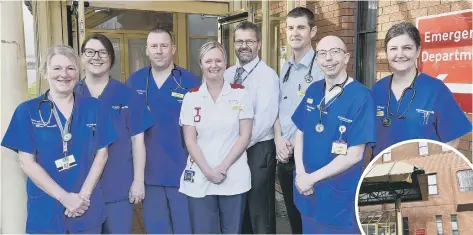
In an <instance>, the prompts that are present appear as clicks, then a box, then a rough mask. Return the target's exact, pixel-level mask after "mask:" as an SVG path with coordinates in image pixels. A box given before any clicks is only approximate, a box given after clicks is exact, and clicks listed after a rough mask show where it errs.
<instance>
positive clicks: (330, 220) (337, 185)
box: [292, 36, 376, 234]
mask: <svg viewBox="0 0 473 235" xmlns="http://www.w3.org/2000/svg"><path fill="white" fill-rule="evenodd" d="M316 53H317V55H316V61H317V64H318V65H319V67H320V69H321V70H322V71H323V73H324V75H325V79H324V80H321V81H317V82H314V83H313V84H312V85H310V86H309V88H308V89H307V91H306V94H305V96H304V98H303V100H302V102H301V103H300V104H299V106H298V107H297V109H296V111H295V113H294V115H293V116H292V120H293V122H294V124H295V125H296V126H297V128H298V130H297V132H296V144H295V147H294V160H295V163H296V178H295V188H296V189H297V192H295V193H294V202H295V204H296V206H297V209H299V211H300V213H301V215H302V230H303V233H311V234H354V233H356V234H358V233H359V231H358V225H357V223H356V218H355V213H356V211H355V194H356V187H357V185H358V181H359V180H360V177H361V173H362V167H363V161H362V159H363V156H364V153H365V149H366V145H367V144H369V143H373V142H375V138H376V135H375V120H374V119H375V107H374V102H373V99H372V97H371V92H370V90H369V89H368V88H367V87H365V86H363V85H362V84H361V83H359V82H358V81H356V80H355V79H353V78H351V77H349V76H348V74H347V71H346V66H347V64H348V60H349V59H350V54H349V53H347V49H346V46H345V44H344V43H343V41H342V40H341V39H340V38H338V37H335V36H327V37H324V38H322V40H320V42H319V43H318V45H317V52H316Z"/></svg>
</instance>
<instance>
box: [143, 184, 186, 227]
mask: <svg viewBox="0 0 473 235" xmlns="http://www.w3.org/2000/svg"><path fill="white" fill-rule="evenodd" d="M178 190H179V188H177V187H165V186H156V185H146V191H145V192H146V197H145V200H143V220H144V224H145V228H146V232H147V233H148V234H171V233H177V234H190V233H192V228H191V223H190V218H189V204H188V202H187V196H186V195H184V194H182V193H180V192H179V191H178Z"/></svg>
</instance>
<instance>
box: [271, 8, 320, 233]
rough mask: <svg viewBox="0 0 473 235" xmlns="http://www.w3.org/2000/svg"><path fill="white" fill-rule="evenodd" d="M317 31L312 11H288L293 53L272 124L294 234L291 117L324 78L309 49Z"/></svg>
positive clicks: (297, 225) (297, 224) (298, 226)
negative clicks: (303, 99)
mask: <svg viewBox="0 0 473 235" xmlns="http://www.w3.org/2000/svg"><path fill="white" fill-rule="evenodd" d="M316 32H317V26H315V16H314V13H313V12H312V11H311V10H309V9H307V8H305V7H296V8H294V9H292V10H291V11H290V12H289V13H288V14H287V19H286V36H287V41H288V43H289V46H290V47H291V49H292V51H293V56H292V57H291V58H290V59H289V60H288V61H286V63H284V65H283V67H282V69H281V73H280V74H279V76H280V79H279V87H280V99H281V100H280V101H279V115H278V119H276V122H275V124H274V136H275V137H274V142H275V144H276V159H278V165H277V173H278V179H279V185H280V186H281V190H282V193H283V196H284V202H285V204H286V211H287V215H288V218H289V222H290V224H291V230H292V233H293V234H301V233H302V221H301V215H300V213H299V211H298V210H297V208H296V206H295V205H294V197H293V181H294V177H293V172H294V170H295V166H294V157H293V153H294V144H295V139H294V137H295V134H296V131H297V127H296V125H295V124H294V123H293V122H292V120H291V117H292V115H293V114H294V111H295V110H296V108H297V106H298V105H299V103H300V102H301V100H302V98H303V97H304V95H305V92H306V90H307V87H309V86H310V84H312V83H313V82H315V81H319V80H321V79H323V78H324V75H323V74H322V71H320V69H319V67H318V66H317V63H315V51H314V49H312V43H311V42H312V38H313V37H314V36H315V34H316Z"/></svg>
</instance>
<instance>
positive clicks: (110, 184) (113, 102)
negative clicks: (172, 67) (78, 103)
mask: <svg viewBox="0 0 473 235" xmlns="http://www.w3.org/2000/svg"><path fill="white" fill-rule="evenodd" d="M81 55H82V64H83V65H84V67H85V75H86V76H85V79H83V80H81V81H79V83H78V84H77V85H76V89H75V91H76V94H77V95H79V96H84V97H95V98H98V100H99V101H100V104H101V105H102V110H103V111H105V112H108V113H109V115H110V117H111V119H112V122H113V124H114V127H115V130H116V131H117V133H118V136H119V139H118V140H117V141H116V142H114V143H113V144H111V145H110V146H109V147H108V155H109V156H110V157H109V159H108V161H107V165H105V169H104V171H103V174H102V187H103V196H104V199H105V203H106V204H105V206H106V210H107V220H106V221H105V223H104V227H103V228H104V232H105V233H112V234H116V233H120V234H123V233H131V232H132V221H133V204H138V203H139V202H141V201H142V200H143V199H144V198H145V188H144V170H145V162H146V149H145V143H144V131H145V130H146V129H148V128H149V127H151V126H152V124H153V121H152V120H153V118H152V116H151V114H150V113H149V111H148V109H147V108H146V106H145V105H144V104H143V102H140V97H139V95H138V93H137V92H136V91H135V90H133V89H131V88H129V87H128V86H126V85H125V84H123V83H121V82H120V81H117V80H115V79H113V78H111V77H110V69H111V68H112V67H113V64H114V62H115V51H114V50H113V45H112V42H110V40H109V39H108V38H107V37H105V36H103V35H101V34H95V35H92V36H91V37H90V38H88V39H87V40H85V41H84V43H83V44H82V47H81Z"/></svg>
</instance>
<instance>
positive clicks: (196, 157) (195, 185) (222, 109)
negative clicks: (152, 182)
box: [179, 42, 274, 234]
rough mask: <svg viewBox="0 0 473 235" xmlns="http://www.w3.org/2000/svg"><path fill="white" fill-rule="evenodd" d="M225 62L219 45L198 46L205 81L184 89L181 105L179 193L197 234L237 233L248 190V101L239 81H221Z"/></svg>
mask: <svg viewBox="0 0 473 235" xmlns="http://www.w3.org/2000/svg"><path fill="white" fill-rule="evenodd" d="M226 61H227V60H226V55H225V50H224V48H223V47H222V45H220V43H218V42H207V43H205V44H204V45H202V47H201V49H200V60H199V62H200V67H201V69H202V74H203V77H204V81H205V82H204V83H203V84H202V85H201V86H200V87H198V88H193V89H191V90H189V93H187V94H186V95H185V97H184V101H183V104H182V109H181V115H180V123H181V125H182V126H183V130H184V138H185V142H186V146H187V149H188V150H189V158H188V161H187V166H186V168H185V169H184V171H183V172H182V176H181V182H180V188H179V192H182V193H184V194H185V195H187V196H188V199H189V214H190V220H191V224H192V229H193V231H194V233H196V234H219V233H220V232H221V233H222V234H238V233H240V231H241V224H242V220H243V212H244V210H245V202H246V197H245V194H246V192H247V191H248V190H250V188H251V176H250V168H249V166H248V160H247V154H246V148H247V146H248V144H249V142H250V137H251V130H252V125H253V104H252V102H251V98H250V97H249V95H248V94H247V92H246V90H245V89H244V87H243V86H242V85H237V84H230V83H229V82H226V81H225V80H224V78H223V74H224V72H225V68H226V65H227V64H226ZM273 193H274V192H273ZM219 224H220V226H219ZM219 228H220V231H219Z"/></svg>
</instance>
